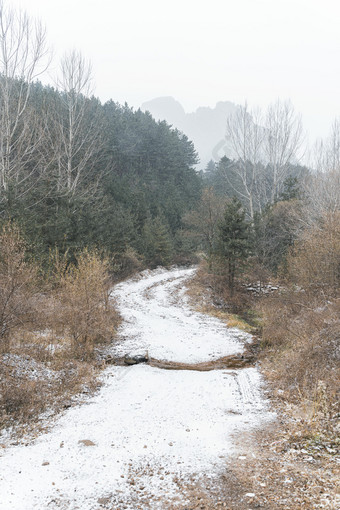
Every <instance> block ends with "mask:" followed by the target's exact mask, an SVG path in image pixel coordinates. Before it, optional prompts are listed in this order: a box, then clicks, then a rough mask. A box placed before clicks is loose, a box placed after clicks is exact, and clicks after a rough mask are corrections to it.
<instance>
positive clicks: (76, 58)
mask: <svg viewBox="0 0 340 510" xmlns="http://www.w3.org/2000/svg"><path fill="white" fill-rule="evenodd" d="M57 84H58V88H59V90H60V93H61V101H60V104H59V109H58V110H57V111H56V112H51V115H52V116H53V118H54V126H55V128H54V130H53V136H52V137H51V138H52V145H53V147H54V154H55V159H56V165H57V169H58V191H59V192H62V193H64V194H66V195H67V196H69V197H72V196H74V195H75V194H76V193H80V188H81V186H82V184H83V181H84V180H86V177H87V176H88V175H89V173H90V172H91V171H92V170H93V168H94V165H95V163H97V162H98V161H95V156H96V155H98V154H99V152H100V148H101V146H102V141H101V140H102V136H101V135H102V133H101V129H102V126H101V121H100V119H99V118H98V117H97V115H96V111H93V109H94V110H95V100H93V101H92V100H91V99H90V98H89V96H90V95H91V93H92V76H91V64H90V63H89V62H88V61H87V60H86V59H85V58H84V57H83V56H82V55H81V53H79V52H77V51H71V52H70V53H68V54H66V55H65V56H64V58H63V59H62V62H61V73H60V77H59V79H58V81H57ZM91 101H92V102H91ZM82 191H84V190H82Z"/></svg>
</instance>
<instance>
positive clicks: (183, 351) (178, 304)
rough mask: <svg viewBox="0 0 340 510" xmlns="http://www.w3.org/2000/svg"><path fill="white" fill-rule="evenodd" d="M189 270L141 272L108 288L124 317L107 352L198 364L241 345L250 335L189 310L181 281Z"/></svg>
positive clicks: (239, 351)
mask: <svg viewBox="0 0 340 510" xmlns="http://www.w3.org/2000/svg"><path fill="white" fill-rule="evenodd" d="M194 271H195V269H177V270H173V271H164V270H163V271H156V272H155V273H151V274H150V273H149V272H147V273H146V274H145V275H144V277H143V278H142V279H140V280H137V281H134V280H132V281H130V282H128V283H126V282H125V283H122V284H120V285H118V286H117V287H116V289H115V291H114V292H113V293H112V297H114V298H115V299H116V300H117V303H118V307H119V311H120V313H121V315H122V317H123V319H124V322H123V326H122V328H121V335H122V337H123V338H125V341H124V342H122V343H121V344H119V345H118V346H116V347H115V348H114V349H113V351H112V354H113V355H123V354H128V355H131V354H139V353H141V354H145V353H146V352H148V354H149V356H150V357H152V358H156V359H161V360H165V361H177V362H184V363H199V362H203V361H210V360H214V359H219V358H221V357H223V356H228V355H231V354H239V353H241V352H242V351H243V350H244V343H245V342H246V341H249V339H250V338H251V337H250V335H248V334H247V333H244V332H242V331H240V330H238V329H236V328H233V329H229V330H227V329H226V327H225V325H224V324H223V322H222V321H220V320H218V319H216V318H214V317H209V316H207V315H204V314H202V313H199V312H193V311H192V310H190V308H189V306H188V303H187V299H186V298H185V296H184V290H185V287H184V286H185V281H186V280H187V279H188V278H190V277H191V276H192V275H193V274H194Z"/></svg>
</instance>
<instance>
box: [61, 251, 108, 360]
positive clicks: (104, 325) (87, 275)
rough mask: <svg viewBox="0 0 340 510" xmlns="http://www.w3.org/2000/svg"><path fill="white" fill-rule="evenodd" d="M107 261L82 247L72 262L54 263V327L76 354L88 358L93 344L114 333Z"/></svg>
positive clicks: (106, 340)
mask: <svg viewBox="0 0 340 510" xmlns="http://www.w3.org/2000/svg"><path fill="white" fill-rule="evenodd" d="M108 268H109V262H108V260H107V259H105V258H102V257H100V255H99V254H98V253H97V252H96V251H93V252H89V251H88V250H86V249H85V250H84V251H83V252H82V253H80V254H79V255H78V257H77V261H76V265H73V264H72V265H70V266H68V267H67V268H66V269H64V265H63V263H62V262H60V261H59V262H58V265H57V278H58V287H57V289H56V302H55V309H54V317H53V322H54V327H55V329H56V331H57V334H58V335H59V336H63V337H64V338H65V337H66V338H69V339H70V340H71V347H72V349H73V351H74V353H75V355H76V356H78V357H80V358H83V359H86V358H88V357H91V356H92V354H93V349H94V346H95V344H97V343H101V342H108V341H110V340H111V339H112V337H113V336H114V333H115V330H116V326H117V313H116V312H115V310H114V307H113V303H112V302H111V301H110V298H109V294H110V282H109V272H108Z"/></svg>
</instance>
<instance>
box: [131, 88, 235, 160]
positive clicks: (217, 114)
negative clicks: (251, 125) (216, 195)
mask: <svg viewBox="0 0 340 510" xmlns="http://www.w3.org/2000/svg"><path fill="white" fill-rule="evenodd" d="M236 108H237V106H236V105H235V104H233V103H231V102H230V101H220V102H219V103H217V104H216V106H215V108H210V107H207V106H204V107H200V108H197V110H196V111H195V112H192V113H186V112H185V110H184V108H183V106H182V105H181V104H180V103H179V102H178V101H176V100H175V99H174V98H173V97H171V96H168V97H158V98H156V99H152V100H151V101H148V102H146V103H143V104H142V106H141V109H142V110H143V111H149V112H150V113H151V115H152V116H153V117H154V118H155V119H156V120H166V121H167V122H168V123H169V124H171V125H173V126H174V127H175V128H177V129H179V130H180V131H182V132H183V133H185V134H186V135H187V136H188V138H189V139H190V140H192V141H193V142H194V145H195V148H196V150H197V152H198V154H199V157H200V164H199V165H198V167H199V168H205V167H206V165H207V163H208V162H209V161H210V160H211V159H212V160H214V161H217V160H219V159H220V158H221V157H222V156H225V155H228V149H227V142H226V140H225V127H226V122H227V117H228V115H230V114H231V113H233V112H234V111H235V110H236Z"/></svg>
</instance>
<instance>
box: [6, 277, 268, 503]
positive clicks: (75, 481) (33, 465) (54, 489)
mask: <svg viewBox="0 0 340 510" xmlns="http://www.w3.org/2000/svg"><path fill="white" fill-rule="evenodd" d="M191 274H192V270H172V271H156V272H152V273H149V274H148V275H146V276H144V278H142V279H141V280H138V281H136V280H135V281H130V282H127V283H123V284H120V285H119V286H118V288H117V290H116V292H115V295H116V298H117V300H118V302H119V304H120V310H121V313H122V314H123V317H124V318H125V320H128V321H129V322H128V323H127V324H126V325H125V326H123V328H122V333H123V334H124V336H125V337H126V335H128V334H129V331H130V333H131V334H132V333H133V335H134V336H133V339H132V340H131V341H130V339H129V338H128V339H127V340H126V342H125V343H124V346H123V347H122V349H123V351H124V352H125V350H126V346H127V344H128V345H129V349H131V353H133V354H136V351H134V350H133V349H134V348H136V349H137V350H141V349H145V348H146V349H148V350H149V353H150V354H151V355H152V356H153V357H159V358H162V359H171V360H176V361H189V362H194V361H206V360H209V359H214V358H216V357H219V356H220V355H226V354H227V353H234V352H240V351H241V350H242V341H241V340H240V339H238V338H234V337H233V334H231V333H230V332H228V331H227V330H226V329H225V328H224V327H223V326H222V324H221V323H219V321H218V320H217V319H212V320H210V318H206V317H205V316H203V315H201V314H196V313H193V312H191V311H190V310H189V308H188V307H187V305H185V303H184V301H183V294H182V296H181V292H180V293H179V294H178V292H176V291H178V288H179V287H180V288H182V286H183V284H184V281H185V279H186V278H187V277H188V276H190V275H191ZM182 307H183V308H182ZM172 338H173V340H171V339H172ZM139 342H140V343H139ZM206 344H207V345H206ZM196 351H198V353H197V352H196ZM103 382H104V384H103V386H102V388H101V391H100V392H99V393H98V394H97V395H96V396H94V397H93V398H91V399H90V400H89V401H88V403H87V404H86V405H81V406H77V407H73V408H71V409H69V410H68V411H67V412H66V413H65V414H64V415H63V416H62V417H61V418H59V420H58V421H57V422H56V424H55V426H54V427H53V429H52V430H51V432H49V433H47V434H45V435H43V436H41V437H40V438H39V439H38V440H37V441H36V442H35V443H34V444H31V445H28V446H23V445H18V446H14V447H10V448H8V449H5V450H3V451H2V453H0V510H9V509H11V510H34V509H39V510H40V509H43V508H46V509H47V508H48V509H52V510H57V509H59V510H61V509H62V510H66V509H68V510H76V509H81V510H97V509H98V506H99V504H100V501H102V498H104V499H105V498H108V500H110V504H111V506H110V508H111V507H112V505H114V506H113V507H114V508H116V507H117V508H120V507H122V506H123V505H125V508H129V509H131V510H132V509H136V508H150V507H148V506H147V504H148V503H147V502H150V501H151V500H152V501H153V503H152V504H151V508H154V509H158V508H160V509H161V508H162V503H161V501H159V498H162V497H164V498H166V500H167V501H169V500H171V498H172V497H175V496H176V494H177V496H178V486H177V481H178V479H181V480H189V479H192V477H196V479H197V478H199V474H200V473H209V475H210V476H211V477H212V478H213V477H214V476H218V475H219V474H220V473H221V472H222V471H223V468H224V466H225V460H226V457H228V456H229V455H230V453H231V452H232V449H233V442H232V435H233V434H235V433H236V432H238V431H240V430H245V429H247V428H250V427H254V426H257V425H259V424H260V423H261V422H262V421H263V420H266V419H268V418H270V417H271V414H270V413H269V411H268V409H267V404H266V402H265V401H264V399H263V396H262V390H261V380H260V375H259V373H258V371H257V370H256V369H255V368H246V369H242V370H215V371H210V372H197V371H185V370H184V371H173V370H171V371H167V370H161V369H158V368H154V367H151V366H148V365H136V366H133V367H110V368H109V369H107V370H106V371H105V372H104V374H103ZM144 502H145V503H144ZM144 504H145V506H143V505H144Z"/></svg>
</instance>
